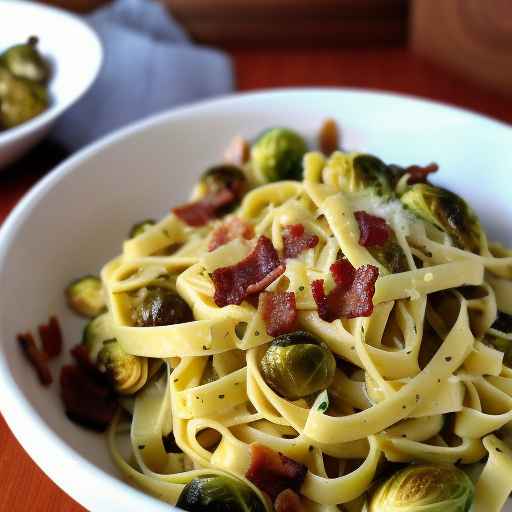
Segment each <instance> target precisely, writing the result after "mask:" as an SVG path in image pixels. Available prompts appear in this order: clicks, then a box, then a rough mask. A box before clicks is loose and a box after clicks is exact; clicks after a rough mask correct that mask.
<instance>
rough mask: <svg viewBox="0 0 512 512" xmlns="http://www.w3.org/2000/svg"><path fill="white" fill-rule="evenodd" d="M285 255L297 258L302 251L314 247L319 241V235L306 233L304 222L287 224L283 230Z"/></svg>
mask: <svg viewBox="0 0 512 512" xmlns="http://www.w3.org/2000/svg"><path fill="white" fill-rule="evenodd" d="M283 243H284V257H285V258H295V257H297V256H298V255H299V254H300V253H301V252H302V251H305V250H306V249H312V248H313V247H315V246H316V244H317V243H318V237H317V236H316V235H312V234H311V233H306V232H305V230H304V226H303V225H302V224H291V225H290V226H286V227H285V228H284V232H283Z"/></svg>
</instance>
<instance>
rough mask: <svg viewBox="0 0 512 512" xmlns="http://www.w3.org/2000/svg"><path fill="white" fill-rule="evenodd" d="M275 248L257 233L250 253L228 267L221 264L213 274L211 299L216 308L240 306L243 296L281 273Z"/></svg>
mask: <svg viewBox="0 0 512 512" xmlns="http://www.w3.org/2000/svg"><path fill="white" fill-rule="evenodd" d="M284 271H285V266H284V265H283V264H282V263H281V262H280V261H279V256H278V254H277V251H276V250H275V249H274V246H273V245H272V242H271V241H270V240H269V239H268V238H267V237H266V236H263V235H262V236H260V237H259V238H258V242H257V243H256V246H255V247H254V249H253V250H252V252H251V253H250V254H249V255H247V256H246V257H245V258H244V259H243V260H242V261H239V262H238V263H235V264H234V265H231V266H230V267H221V268H218V269H217V270H215V271H214V272H213V274H212V281H213V284H214V286H215V295H214V300H215V304H217V306H219V307H221V308H222V307H224V306H227V305H228V304H237V305H239V304H240V303H241V302H242V301H243V300H244V299H245V297H247V296H248V295H251V294H253V293H258V292H261V291H262V290H264V289H265V288H266V287H267V286H268V285H269V284H270V283H272V282H273V281H275V280H276V279H277V278H278V277H279V276H280V275H281V274H282V273H283V272H284Z"/></svg>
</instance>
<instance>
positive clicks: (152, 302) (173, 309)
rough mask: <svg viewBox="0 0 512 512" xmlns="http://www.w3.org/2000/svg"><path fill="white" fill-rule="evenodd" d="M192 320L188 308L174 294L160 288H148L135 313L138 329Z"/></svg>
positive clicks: (192, 317)
mask: <svg viewBox="0 0 512 512" xmlns="http://www.w3.org/2000/svg"><path fill="white" fill-rule="evenodd" d="M193 319H194V316H193V315H192V311H191V309H190V307H189V306H188V304H187V303H186V302H185V301H184V300H183V299H182V298H181V297H180V296H179V295H178V294H177V293H176V292H174V291H172V290H168V289H166V288H160V287H158V288H157V287H155V288H149V289H148V292H147V294H146V295H145V297H144V298H143V299H142V302H141V303H140V304H139V305H138V306H137V311H136V325H137V326H138V327H156V326H159V325H174V324H181V323H183V322H191V321H192V320H193Z"/></svg>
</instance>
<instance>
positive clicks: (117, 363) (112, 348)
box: [97, 338, 144, 393]
mask: <svg viewBox="0 0 512 512" xmlns="http://www.w3.org/2000/svg"><path fill="white" fill-rule="evenodd" d="M143 363H144V358H142V357H137V356H133V355H131V354H127V353H126V352H125V351H124V350H123V348H122V347H121V345H120V344H119V342H118V341H117V340H116V339H115V338H113V339H110V340H106V341H104V342H103V347H102V348H101V350H100V351H99V353H98V359H97V365H98V367H99V368H100V370H102V371H105V372H106V373H107V375H108V376H109V377H110V379H111V380H112V382H113V384H114V387H115V389H116V391H118V392H120V393H123V392H125V391H127V390H129V388H131V387H133V385H134V384H136V383H137V382H138V381H139V379H140V377H141V375H142V364H143Z"/></svg>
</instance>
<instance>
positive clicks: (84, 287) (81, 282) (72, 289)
mask: <svg viewBox="0 0 512 512" xmlns="http://www.w3.org/2000/svg"><path fill="white" fill-rule="evenodd" d="M66 297H67V299H68V305H69V307H70V308H71V309H72V310H73V311H75V313H78V314H79V315H82V316H86V317H89V318H94V317H95V316H98V315H99V314H100V313H102V312H103V311H104V309H105V307H106V304H105V297H104V296H103V287H102V284H101V281H100V279H99V278H98V277H96V276H85V277H81V278H80V279H77V280H76V281H73V282H72V283H71V284H70V285H69V286H68V287H67V288H66Z"/></svg>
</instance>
